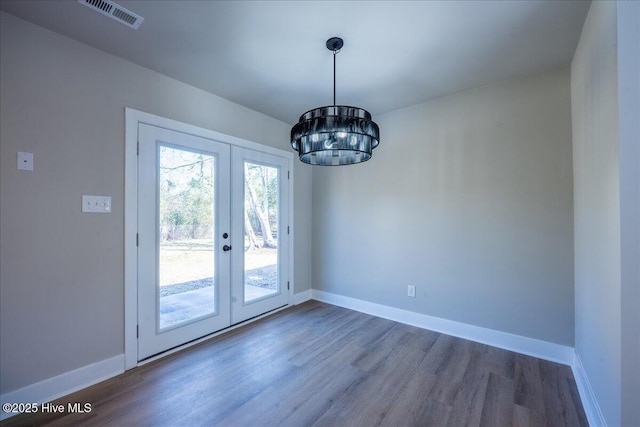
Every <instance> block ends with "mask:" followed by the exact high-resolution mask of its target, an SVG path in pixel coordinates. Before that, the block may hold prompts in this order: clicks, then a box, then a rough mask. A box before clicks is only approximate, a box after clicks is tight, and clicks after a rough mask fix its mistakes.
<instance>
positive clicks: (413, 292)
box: [407, 285, 416, 298]
mask: <svg viewBox="0 0 640 427" xmlns="http://www.w3.org/2000/svg"><path fill="white" fill-rule="evenodd" d="M407 296H408V297H411V298H415V297H416V287H415V286H413V285H409V286H407Z"/></svg>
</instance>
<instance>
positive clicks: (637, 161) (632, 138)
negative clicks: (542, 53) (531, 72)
mask: <svg viewBox="0 0 640 427" xmlns="http://www.w3.org/2000/svg"><path fill="white" fill-rule="evenodd" d="M617 6H618V22H617V24H618V123H619V128H618V140H619V144H620V145H619V148H618V151H619V159H620V160H619V166H620V256H621V259H620V297H621V299H622V304H621V308H622V313H621V314H622V319H621V323H622V334H621V343H622V349H621V351H622V361H621V369H622V374H621V377H622V417H621V418H622V425H625V426H640V405H639V404H638V403H639V402H640V398H639V397H638V396H640V364H639V363H638V361H639V360H640V262H638V260H640V120H639V118H640V79H639V78H638V76H640V48H639V46H640V2H637V1H621V2H618V4H617Z"/></svg>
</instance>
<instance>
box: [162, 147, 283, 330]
mask: <svg viewBox="0 0 640 427" xmlns="http://www.w3.org/2000/svg"><path fill="white" fill-rule="evenodd" d="M243 168H244V212H243V213H234V214H233V215H234V218H237V219H240V220H241V221H243V222H244V230H245V235H244V251H243V252H241V254H244V255H243V256H244V289H245V292H244V297H245V301H251V300H254V299H258V298H262V297H265V296H267V295H270V294H272V293H274V292H277V282H278V268H277V263H278V248H277V247H278V231H279V230H278V179H279V177H278V169H277V168H274V167H269V166H265V165H260V164H256V163H250V162H245V163H244V165H243ZM215 179H216V158H215V157H214V156H211V155H207V154H203V153H199V152H193V151H187V150H185V149H182V148H173V147H170V146H160V149H159V170H158V185H159V196H160V197H159V220H160V224H159V236H160V248H159V249H160V250H159V257H160V259H159V273H160V277H159V284H160V299H161V301H160V308H161V311H162V312H165V313H166V315H165V318H166V320H164V321H163V322H165V324H166V325H170V324H171V322H173V321H174V320H175V321H178V320H179V319H181V317H178V316H177V311H176V310H177V309H176V308H175V307H176V305H175V304H176V303H175V301H174V300H175V299H176V298H175V297H174V296H176V297H177V295H176V294H181V295H182V296H181V297H180V298H181V302H180V304H182V305H185V304H186V302H185V301H186V299H185V298H186V297H187V295H193V296H194V297H195V294H194V293H195V292H198V293H205V292H209V291H208V290H207V289H211V290H212V289H213V285H214V284H215V283H216V281H215V265H214V254H215V250H216V248H215V247H214V236H215V232H216V231H215V229H214V227H215V212H216V209H215V208H216V207H215V199H216V197H215V190H216V185H215V184H216V183H215ZM224 208H226V207H224ZM222 231H226V230H222ZM222 231H221V232H222ZM239 249H240V250H242V248H239ZM234 255H236V253H235V252H234ZM187 292H189V293H190V294H187ZM207 295H208V296H207V298H213V293H212V294H211V295H210V296H209V294H207ZM194 300H195V298H194ZM198 304H199V303H198ZM203 306H204V304H203ZM210 306H211V305H209V306H208V307H210ZM190 310H191V311H190V312H189V313H190V314H189V315H193V313H194V312H195V311H193V307H191V308H190ZM182 311H184V312H185V313H187V310H186V309H185V310H182ZM198 313H199V312H198ZM161 323H162V322H161Z"/></svg>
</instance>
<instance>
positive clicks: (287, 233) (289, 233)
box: [287, 225, 290, 234]
mask: <svg viewBox="0 0 640 427" xmlns="http://www.w3.org/2000/svg"><path fill="white" fill-rule="evenodd" d="M287 234H290V233H289V226H288V225H287Z"/></svg>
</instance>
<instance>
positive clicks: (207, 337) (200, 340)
mask: <svg viewBox="0 0 640 427" xmlns="http://www.w3.org/2000/svg"><path fill="white" fill-rule="evenodd" d="M288 307H290V305H289V304H286V305H283V306H282V307H278V308H275V309H273V310H269V311H267V312H266V313H262V314H260V315H258V316H255V317H252V318H250V319H247V320H243V321H242V322H240V323H236V324H234V325H231V326H229V327H226V328H224V329H220V330H219V331H216V332H213V333H211V334H209V335H205V336H204V337H200V338H197V339H195V340H193V341H189V342H187V343H184V344H180V345H179V346H177V347H173V348H171V349H169V350H167V351H163V352H162V353H158V354H154V355H153V356H149V357H147V358H145V359H142V360H139V361H138V363H137V365H136V367H138V366H144V365H146V364H148V363H151V362H155V361H156V360H160V359H162V358H164V357H166V356H169V355H171V354H174V353H177V352H179V351H182V350H186V349H187V348H189V347H193V346H194V345H196V344H200V343H203V342H205V341H208V340H210V339H212V338H215V337H217V336H220V335H222V334H224V333H227V332H230V331H233V330H234V329H238V328H240V327H241V326H245V325H248V324H250V323H253V322H255V321H257V320H260V319H263V318H265V317H267V316H270V315H272V314H275V313H277V312H279V311H282V310H284V309H285V308H288Z"/></svg>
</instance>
